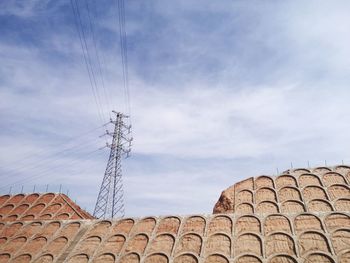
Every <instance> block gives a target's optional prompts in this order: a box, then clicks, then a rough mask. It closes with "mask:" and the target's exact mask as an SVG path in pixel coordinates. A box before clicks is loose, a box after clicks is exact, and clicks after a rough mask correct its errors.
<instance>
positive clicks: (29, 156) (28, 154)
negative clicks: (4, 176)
mask: <svg viewBox="0 0 350 263" xmlns="http://www.w3.org/2000/svg"><path fill="white" fill-rule="evenodd" d="M107 124H109V123H107ZM105 126H106V124H103V125H101V126H98V127H96V128H93V129H91V130H88V131H86V132H83V133H81V134H79V135H75V136H74V137H71V138H69V139H68V140H67V141H66V142H63V143H60V144H59V145H60V146H68V145H69V144H71V143H72V142H73V141H74V143H76V142H77V141H79V140H77V139H78V138H84V137H86V136H87V135H89V134H90V133H92V132H94V131H97V130H98V129H101V128H103V127H105ZM57 145H58V144H55V145H53V147H55V148H57ZM73 145H74V144H73ZM73 145H72V147H73ZM61 148H63V147H61ZM58 149H59V151H58V152H54V153H52V155H55V154H59V153H60V152H64V151H66V150H67V148H63V149H62V150H60V148H58ZM50 152H52V151H51V150H41V151H38V152H33V151H27V152H24V153H22V152H21V158H20V159H19V160H16V161H13V162H10V163H7V165H8V166H12V165H14V164H18V163H23V161H25V160H28V159H32V158H33V155H43V154H46V153H50ZM0 169H6V168H5V167H4V166H0Z"/></svg>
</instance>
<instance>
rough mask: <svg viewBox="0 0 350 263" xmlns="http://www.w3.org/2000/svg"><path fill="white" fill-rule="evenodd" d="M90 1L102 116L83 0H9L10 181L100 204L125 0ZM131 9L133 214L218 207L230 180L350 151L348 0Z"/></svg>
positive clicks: (0, 10)
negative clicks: (92, 79) (120, 2)
mask: <svg viewBox="0 0 350 263" xmlns="http://www.w3.org/2000/svg"><path fill="white" fill-rule="evenodd" d="M78 2H79V4H80V10H81V12H82V18H83V24H84V27H85V29H88V20H87V16H86V14H87V13H86V8H85V0H78ZM89 3H90V7H91V8H92V10H93V11H94V12H95V14H96V18H95V19H94V20H93V22H94V24H95V30H96V39H97V47H98V52H99V55H100V57H101V61H102V72H103V77H104V80H105V86H106V88H107V92H108V94H107V95H108V96H104V95H103V91H102V87H101V85H99V94H100V96H101V104H102V106H101V107H100V108H101V109H100V110H101V112H102V113H101V114H103V115H104V118H103V120H101V119H100V118H99V114H98V108H97V106H96V104H95V102H94V97H93V95H92V91H91V88H90V84H89V79H88V74H87V71H86V68H85V65H84V60H83V53H82V50H81V48H80V42H79V38H78V35H77V31H76V28H75V24H74V16H73V13H72V9H71V6H70V1H68V0H60V1H50V0H44V1H43V0H31V1H19V0H18V1H2V2H1V3H0V109H1V110H0V121H1V129H0V143H1V145H2V147H1V156H0V173H1V175H0V176H1V181H2V182H3V183H2V184H1V185H2V188H1V193H6V192H8V191H9V187H10V185H13V187H12V192H19V191H21V186H22V185H23V186H24V192H30V191H33V187H34V185H36V190H38V191H45V188H46V184H49V190H51V191H58V189H59V185H60V184H62V187H63V191H64V192H66V191H67V190H69V195H70V196H71V197H72V199H73V200H77V202H78V204H80V205H81V206H82V207H85V208H87V209H88V210H89V211H92V209H93V207H94V203H95V200H96V197H97V193H98V190H99V185H100V183H101V180H102V176H103V172H104V168H105V165H106V162H107V157H108V151H106V150H101V151H97V149H98V148H99V147H102V146H103V145H104V144H105V140H104V139H102V138H99V135H100V134H103V132H104V128H100V126H101V125H102V124H103V122H104V121H106V122H107V120H108V112H110V111H111V110H112V109H115V110H118V111H125V108H126V107H125V97H124V92H123V83H122V68H121V56H120V46H119V36H118V24H117V20H116V19H117V17H116V9H115V1H110V0H103V1H98V4H97V5H95V4H94V3H93V2H91V1H89ZM96 3H97V2H96ZM125 8H126V30H127V36H128V38H127V46H128V56H129V68H128V69H129V80H130V93H131V115H132V124H133V134H134V146H133V155H132V157H131V158H130V159H127V160H125V162H124V164H123V169H124V183H125V185H124V186H125V193H126V215H128V216H143V215H164V214H191V213H211V210H212V208H213V206H214V204H215V202H216V200H217V199H218V197H219V195H220V192H221V191H222V190H223V189H225V188H227V187H228V186H229V185H231V184H233V183H235V182H236V181H239V180H241V179H244V178H246V177H248V176H257V175H261V174H269V175H271V174H276V173H277V169H278V170H279V171H283V170H286V169H288V168H289V167H290V163H291V162H293V166H294V167H305V166H307V163H308V161H309V163H310V165H311V166H320V165H324V163H325V160H327V164H328V165H335V164H340V163H341V162H342V160H343V161H344V162H345V163H350V154H349V151H348V149H349V146H350V135H349V129H350V122H349V114H350V107H349V99H348V98H349V96H350V89H349V83H350V74H349V73H350V60H349V59H348V58H349V57H350V27H349V26H348V25H349V24H350V18H349V16H348V14H349V11H350V3H349V2H348V1H307V2H305V1H295V0H293V1H273V0H267V1H254V0H250V1H247V0H244V1H243V0H242V1H237V0H231V1H207V0H203V1H200V2H198V1H194V0H193V1H191V0H186V1H185V0H183V1H181V0H179V1H164V0H162V1H160V0H158V1H138V0H130V1H125ZM87 37H88V45H90V48H91V51H92V50H93V49H92V47H93V46H92V42H91V34H90V35H89V34H87ZM92 54H93V53H92ZM94 63H96V61H94ZM94 65H96V64H94Z"/></svg>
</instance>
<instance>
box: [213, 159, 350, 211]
mask: <svg viewBox="0 0 350 263" xmlns="http://www.w3.org/2000/svg"><path fill="white" fill-rule="evenodd" d="M349 182H350V167H349V166H344V165H340V166H336V167H317V168H314V169H304V168H302V169H294V170H288V171H286V172H284V173H283V174H281V175H279V176H265V175H263V176H258V177H251V178H248V179H246V180H244V181H241V182H238V183H236V184H235V185H233V186H231V187H229V188H228V189H226V190H225V191H223V193H222V194H221V196H220V199H219V201H218V202H217V204H216V205H215V207H214V213H235V214H266V213H283V214H293V213H301V212H330V211H350V190H349V189H350V188H349Z"/></svg>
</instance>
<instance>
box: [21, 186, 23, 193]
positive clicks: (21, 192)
mask: <svg viewBox="0 0 350 263" xmlns="http://www.w3.org/2000/svg"><path fill="white" fill-rule="evenodd" d="M21 194H23V185H22V188H21Z"/></svg>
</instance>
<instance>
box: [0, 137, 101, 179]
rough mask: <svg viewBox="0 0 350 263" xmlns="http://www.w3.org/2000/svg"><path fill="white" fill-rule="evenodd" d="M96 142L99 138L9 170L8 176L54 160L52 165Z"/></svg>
mask: <svg viewBox="0 0 350 263" xmlns="http://www.w3.org/2000/svg"><path fill="white" fill-rule="evenodd" d="M96 141H97V138H96V139H95V140H90V141H89V142H88V143H82V144H80V145H76V146H73V147H70V148H66V149H64V150H62V151H59V152H56V153H54V154H52V155H51V156H48V157H45V158H43V159H40V160H39V161H37V162H35V163H30V164H26V165H22V166H19V167H14V169H15V170H14V169H10V170H9V169H7V171H6V175H7V176H11V177H12V176H13V175H15V174H18V173H20V172H21V171H24V170H30V169H35V168H40V167H42V166H43V165H45V164H47V162H48V161H51V160H53V161H52V163H55V162H57V159H56V158H57V157H64V156H67V155H69V154H72V153H74V152H72V150H74V151H75V152H77V150H78V149H79V151H81V150H83V149H85V148H89V147H90V146H92V143H93V142H96ZM89 144H90V145H89ZM3 180H4V179H3Z"/></svg>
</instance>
